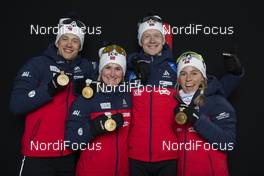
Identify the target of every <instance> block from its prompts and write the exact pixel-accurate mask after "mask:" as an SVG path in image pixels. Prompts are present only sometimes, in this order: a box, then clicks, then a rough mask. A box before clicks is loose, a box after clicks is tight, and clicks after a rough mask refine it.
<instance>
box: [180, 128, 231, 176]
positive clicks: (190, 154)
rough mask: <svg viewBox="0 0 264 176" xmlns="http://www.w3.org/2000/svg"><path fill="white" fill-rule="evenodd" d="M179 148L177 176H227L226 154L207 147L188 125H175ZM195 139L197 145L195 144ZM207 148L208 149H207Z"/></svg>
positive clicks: (202, 139)
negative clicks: (184, 145)
mask: <svg viewBox="0 0 264 176" xmlns="http://www.w3.org/2000/svg"><path fill="white" fill-rule="evenodd" d="M176 126H177V127H176V133H177V137H178V147H179V146H180V145H181V144H186V148H184V147H183V145H181V146H182V147H181V148H179V150H178V151H179V159H178V169H177V176H192V175H195V176H212V175H214V176H227V175H228V166H227V155H226V153H225V152H223V151H220V150H213V149H212V148H210V149H209V145H208V143H206V142H205V140H204V138H202V137H201V136H200V135H199V134H198V133H197V132H196V131H195V130H194V128H193V127H192V126H191V125H189V124H186V125H176ZM196 141H199V142H197V145H196ZM207 149H208V150H207Z"/></svg>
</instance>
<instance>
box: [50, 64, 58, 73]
mask: <svg viewBox="0 0 264 176" xmlns="http://www.w3.org/2000/svg"><path fill="white" fill-rule="evenodd" d="M50 71H54V72H57V73H59V72H60V69H58V67H56V66H54V65H50Z"/></svg>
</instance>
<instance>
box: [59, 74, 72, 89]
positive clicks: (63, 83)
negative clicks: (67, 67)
mask: <svg viewBox="0 0 264 176" xmlns="http://www.w3.org/2000/svg"><path fill="white" fill-rule="evenodd" d="M69 81H70V80H69V77H68V76H67V75H65V74H64V72H61V74H60V75H59V76H58V77H57V83H58V84H59V85H61V86H66V85H67V84H68V83H69Z"/></svg>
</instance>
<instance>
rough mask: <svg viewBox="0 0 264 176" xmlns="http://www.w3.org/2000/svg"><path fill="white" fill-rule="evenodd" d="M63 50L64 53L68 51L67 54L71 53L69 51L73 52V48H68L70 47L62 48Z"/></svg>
mask: <svg viewBox="0 0 264 176" xmlns="http://www.w3.org/2000/svg"><path fill="white" fill-rule="evenodd" d="M63 51H64V52H65V53H69V54H71V53H73V51H74V50H73V49H70V48H64V49H63Z"/></svg>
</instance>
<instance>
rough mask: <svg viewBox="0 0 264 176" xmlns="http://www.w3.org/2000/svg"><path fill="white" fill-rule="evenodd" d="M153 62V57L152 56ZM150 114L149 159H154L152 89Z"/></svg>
mask: <svg viewBox="0 0 264 176" xmlns="http://www.w3.org/2000/svg"><path fill="white" fill-rule="evenodd" d="M151 62H153V57H152V56H151ZM149 106H150V107H149V109H150V115H149V161H150V162H151V160H152V90H151V92H150V103H149Z"/></svg>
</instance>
